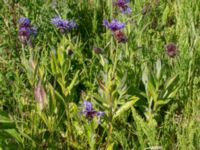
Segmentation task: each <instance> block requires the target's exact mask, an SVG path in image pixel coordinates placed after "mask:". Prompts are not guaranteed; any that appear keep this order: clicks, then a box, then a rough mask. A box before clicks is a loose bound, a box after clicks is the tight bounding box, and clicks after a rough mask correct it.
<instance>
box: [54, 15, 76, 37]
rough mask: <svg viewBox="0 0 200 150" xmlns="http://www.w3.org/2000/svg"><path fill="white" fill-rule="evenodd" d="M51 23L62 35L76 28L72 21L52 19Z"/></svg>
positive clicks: (58, 18)
mask: <svg viewBox="0 0 200 150" xmlns="http://www.w3.org/2000/svg"><path fill="white" fill-rule="evenodd" d="M51 23H52V24H53V25H55V26H56V27H57V28H58V29H59V30H60V31H61V32H62V33H64V32H65V31H67V30H68V31H69V30H71V29H73V28H75V27H76V26H77V24H76V22H74V21H72V20H64V19H62V18H60V17H54V18H52V19H51Z"/></svg>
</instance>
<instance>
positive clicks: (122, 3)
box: [114, 0, 132, 14]
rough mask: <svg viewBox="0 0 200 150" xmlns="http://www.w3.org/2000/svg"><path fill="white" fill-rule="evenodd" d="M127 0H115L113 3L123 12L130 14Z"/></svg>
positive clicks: (130, 10)
mask: <svg viewBox="0 0 200 150" xmlns="http://www.w3.org/2000/svg"><path fill="white" fill-rule="evenodd" d="M129 2H130V1H129V0H117V1H116V2H114V5H115V6H116V7H117V8H118V9H119V10H120V11H121V12H122V13H124V14H130V13H131V12H132V9H131V8H130V7H129V6H128V3H129Z"/></svg>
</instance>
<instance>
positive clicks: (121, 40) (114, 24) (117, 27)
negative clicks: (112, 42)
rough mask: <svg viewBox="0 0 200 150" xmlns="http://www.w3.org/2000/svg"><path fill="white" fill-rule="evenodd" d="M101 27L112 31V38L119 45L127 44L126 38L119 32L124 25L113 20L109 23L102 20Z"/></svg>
mask: <svg viewBox="0 0 200 150" xmlns="http://www.w3.org/2000/svg"><path fill="white" fill-rule="evenodd" d="M103 25H104V26H105V27H107V28H108V29H110V30H111V31H112V34H113V36H114V38H115V39H116V40H117V41H118V42H119V43H125V42H127V40H128V38H127V37H126V36H125V34H124V33H123V32H122V31H121V30H122V29H124V28H125V26H126V25H125V23H121V22H120V21H118V20H116V19H113V20H112V21H111V22H108V20H104V22H103Z"/></svg>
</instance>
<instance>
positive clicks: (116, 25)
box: [103, 19, 125, 31]
mask: <svg viewBox="0 0 200 150" xmlns="http://www.w3.org/2000/svg"><path fill="white" fill-rule="evenodd" d="M103 25H104V26H106V27H107V28H109V29H110V30H111V31H117V30H121V29H123V28H124V27H125V24H124V23H121V22H119V21H118V20H116V19H113V20H112V21H111V22H108V20H104V21H103Z"/></svg>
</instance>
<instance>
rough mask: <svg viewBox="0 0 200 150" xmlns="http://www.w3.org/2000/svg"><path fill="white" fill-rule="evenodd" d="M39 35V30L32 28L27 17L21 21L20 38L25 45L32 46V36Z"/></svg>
mask: <svg viewBox="0 0 200 150" xmlns="http://www.w3.org/2000/svg"><path fill="white" fill-rule="evenodd" d="M32 34H33V35H34V36H36V35H37V28H35V27H32V26H31V21H30V20H29V19H28V18H26V17H21V18H20V19H19V31H18V38H19V40H20V41H21V42H22V43H23V44H30V45H32V41H31V38H30V37H31V35H32Z"/></svg>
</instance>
